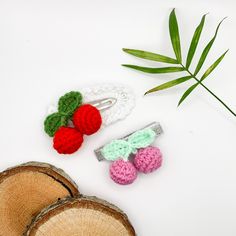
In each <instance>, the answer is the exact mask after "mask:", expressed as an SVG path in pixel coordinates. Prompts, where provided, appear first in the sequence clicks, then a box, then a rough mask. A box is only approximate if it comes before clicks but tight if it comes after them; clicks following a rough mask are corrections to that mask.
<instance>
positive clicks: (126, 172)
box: [110, 159, 137, 185]
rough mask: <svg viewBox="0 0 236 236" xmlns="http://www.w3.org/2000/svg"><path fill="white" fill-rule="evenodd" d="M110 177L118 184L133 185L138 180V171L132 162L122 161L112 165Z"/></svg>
mask: <svg viewBox="0 0 236 236" xmlns="http://www.w3.org/2000/svg"><path fill="white" fill-rule="evenodd" d="M110 177H111V179H112V180H113V181H114V182H116V183H118V184H122V185H126V184H131V183H133V182H134V180H135V179H136V178H137V170H136V169H135V167H134V165H133V164H132V163H131V162H130V161H124V160H121V159H120V160H117V161H114V162H113V163H111V165H110Z"/></svg>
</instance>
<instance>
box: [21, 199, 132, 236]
mask: <svg viewBox="0 0 236 236" xmlns="http://www.w3.org/2000/svg"><path fill="white" fill-rule="evenodd" d="M72 235H74V236H134V235H135V231H134V228H133V226H132V225H131V223H130V222H129V220H128V217H127V216H126V215H125V213H123V212H122V211H121V210H120V209H119V208H117V207H116V206H114V205H112V204H110V203H108V202H106V201H104V200H101V199H98V198H96V197H86V196H80V197H79V198H66V199H63V200H61V201H58V202H57V203H55V204H53V205H51V206H49V207H48V208H45V209H44V210H43V211H42V212H41V213H40V214H39V215H38V216H37V217H36V218H35V219H34V220H33V221H32V224H31V225H30V226H29V229H28V231H27V232H26V233H25V234H24V236H72Z"/></svg>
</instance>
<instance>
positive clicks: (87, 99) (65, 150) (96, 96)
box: [44, 85, 134, 154]
mask: <svg viewBox="0 0 236 236" xmlns="http://www.w3.org/2000/svg"><path fill="white" fill-rule="evenodd" d="M133 107H134V95H133V94H132V92H130V91H129V89H127V88H126V87H123V86H114V85H100V86H95V87H90V88H87V89H81V90H80V92H77V91H71V92H69V93H66V94H65V95H63V96H62V97H60V98H59V101H58V105H57V108H56V109H55V110H54V112H53V113H52V114H50V115H48V116H47V117H46V119H45V121H44V130H45V132H46V133H47V134H48V135H49V136H50V137H53V147H54V149H56V150H57V152H58V153H60V154H72V153H74V152H75V151H77V150H78V149H79V148H80V146H81V145H82V143H83V136H84V135H92V134H94V133H96V132H97V131H98V130H99V129H100V128H101V127H105V126H107V125H109V124H111V123H114V122H116V121H118V120H120V119H123V118H125V117H126V116H127V115H128V114H129V113H130V112H131V110H132V109H133Z"/></svg>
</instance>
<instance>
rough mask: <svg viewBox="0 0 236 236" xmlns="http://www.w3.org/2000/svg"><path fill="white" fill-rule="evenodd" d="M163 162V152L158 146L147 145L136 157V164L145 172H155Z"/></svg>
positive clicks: (137, 167)
mask: <svg viewBox="0 0 236 236" xmlns="http://www.w3.org/2000/svg"><path fill="white" fill-rule="evenodd" d="M161 164H162V154H161V151H160V149H159V148H157V147H152V146H150V147H146V148H141V149H140V150H138V152H137V153H136V155H135V157H134V166H135V167H136V169H137V170H138V171H139V172H143V173H145V174H147V173H150V172H153V171H154V170H156V169H158V168H159V167H160V166H161Z"/></svg>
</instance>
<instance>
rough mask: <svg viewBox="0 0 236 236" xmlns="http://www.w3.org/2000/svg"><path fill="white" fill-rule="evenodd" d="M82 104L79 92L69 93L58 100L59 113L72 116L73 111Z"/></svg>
mask: <svg viewBox="0 0 236 236" xmlns="http://www.w3.org/2000/svg"><path fill="white" fill-rule="evenodd" d="M81 104H82V95H81V93H80V92H74V91H71V92H69V93H66V94H65V95H64V96H62V97H61V98H60V99H59V102H58V111H59V113H62V114H66V115H72V114H73V113H74V111H75V109H76V108H77V107H78V106H80V105H81Z"/></svg>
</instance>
